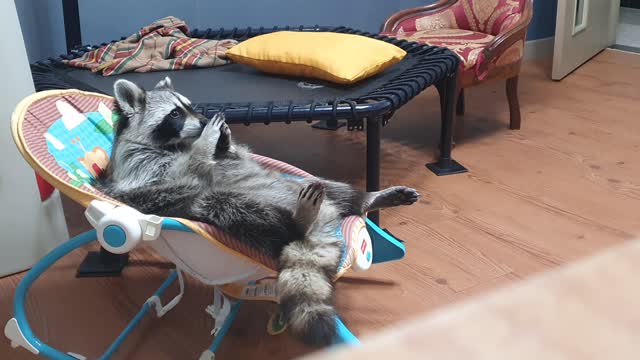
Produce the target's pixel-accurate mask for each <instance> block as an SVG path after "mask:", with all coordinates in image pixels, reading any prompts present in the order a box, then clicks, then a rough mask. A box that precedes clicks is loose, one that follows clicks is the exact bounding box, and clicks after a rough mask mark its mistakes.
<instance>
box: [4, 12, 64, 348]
mask: <svg viewBox="0 0 640 360" xmlns="http://www.w3.org/2000/svg"><path fill="white" fill-rule="evenodd" d="M0 20H2V24H3V25H4V26H5V28H4V30H3V38H2V45H3V46H4V48H5V49H11V56H0V78H1V79H2V81H1V82H0V94H1V95H0V154H1V155H0V156H1V158H0V276H3V275H7V274H11V273H15V272H18V271H21V270H25V269H27V268H29V267H31V266H32V265H33V264H34V263H35V262H36V261H38V260H40V258H42V257H43V256H44V255H45V254H46V253H47V252H49V251H50V250H51V249H52V248H53V247H54V246H56V245H58V244H59V243H61V242H63V241H66V240H67V239H68V233H67V225H66V223H65V220H64V213H63V212H62V203H61V201H60V194H59V193H58V192H54V193H53V195H52V196H51V197H49V198H48V199H46V200H44V201H41V200H40V195H39V192H38V186H37V182H36V177H35V173H34V172H33V170H32V169H31V167H29V165H27V163H26V161H24V159H23V158H22V156H21V155H20V153H19V152H18V150H17V148H16V145H15V143H14V142H13V139H12V137H11V130H10V127H9V121H10V119H11V113H12V112H13V109H14V108H15V106H16V104H17V103H18V102H19V101H20V100H22V99H23V98H24V97H25V96H27V95H29V94H32V93H33V92H34V87H33V80H32V79H31V71H30V70H29V62H28V60H27V52H26V50H25V46H24V42H23V38H22V32H21V31H20V24H19V23H18V15H17V13H16V7H15V3H14V2H13V1H0ZM0 296H7V294H0ZM2 321H5V319H2ZM0 357H2V356H0Z"/></svg>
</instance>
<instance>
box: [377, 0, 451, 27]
mask: <svg viewBox="0 0 640 360" xmlns="http://www.w3.org/2000/svg"><path fill="white" fill-rule="evenodd" d="M456 2H458V0H438V2H435V3H433V4H429V5H424V6H418V7H414V8H411V9H405V10H402V11H398V12H397V13H395V14H393V15H391V16H389V18H387V20H385V22H384V24H383V25H382V30H381V32H393V31H394V29H395V28H396V26H398V24H400V23H401V22H402V21H404V20H406V19H409V18H412V17H416V16H419V15H425V16H427V15H429V14H432V13H434V12H437V11H440V10H442V9H444V8H447V7H449V6H451V5H453V4H455V3H456Z"/></svg>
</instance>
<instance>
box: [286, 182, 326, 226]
mask: <svg viewBox="0 0 640 360" xmlns="http://www.w3.org/2000/svg"><path fill="white" fill-rule="evenodd" d="M324 197H325V185H324V184H323V183H322V182H320V181H315V182H312V183H310V184H309V185H307V186H305V187H304V188H303V189H302V190H300V194H298V203H297V204H296V211H295V213H294V215H293V216H294V219H295V220H296V222H297V223H298V225H300V228H301V229H302V231H304V232H305V233H306V232H307V230H308V229H309V227H310V226H311V224H313V222H314V221H316V218H317V217H318V212H319V211H320V206H321V205H322V202H323V201H324Z"/></svg>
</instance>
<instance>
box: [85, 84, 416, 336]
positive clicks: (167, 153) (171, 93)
mask: <svg viewBox="0 0 640 360" xmlns="http://www.w3.org/2000/svg"><path fill="white" fill-rule="evenodd" d="M114 93H115V109H114V111H115V113H116V114H117V115H118V116H119V119H120V120H119V121H118V123H117V127H116V132H115V140H114V146H113V150H112V155H111V159H110V162H109V164H108V166H107V168H106V169H105V171H104V172H103V173H102V174H101V175H100V176H99V178H98V179H97V181H96V184H95V186H96V187H97V188H98V189H100V190H101V191H103V192H104V193H106V194H107V195H109V196H111V197H113V198H114V199H117V200H119V201H121V202H123V203H125V204H128V205H129V206H131V207H133V208H135V209H137V210H139V211H141V212H143V213H149V214H156V215H159V216H168V217H181V218H187V219H192V220H195V221H200V222H204V223H208V224H211V225H213V226H215V227H217V228H218V229H220V230H222V231H224V232H227V233H228V234H230V235H231V236H233V237H235V238H236V239H238V240H239V241H241V242H243V243H246V244H247V245H249V246H251V247H254V248H256V249H259V250H261V251H262V252H264V253H266V254H268V255H270V256H272V257H274V258H276V259H279V275H278V280H277V288H278V293H279V295H280V299H281V301H280V307H281V312H282V314H283V316H284V319H285V321H286V322H287V323H288V326H289V329H290V330H291V332H292V333H293V334H294V335H295V336H296V337H298V338H299V339H301V340H302V341H303V342H305V343H307V344H311V345H327V344H330V343H332V342H333V341H334V340H335V335H336V322H335V316H336V310H335V309H334V287H333V282H332V280H333V277H334V276H335V274H336V270H337V269H338V266H339V263H340V260H341V257H342V251H343V248H342V247H343V243H342V241H341V240H340V239H339V238H338V237H337V235H336V229H337V228H338V227H339V226H340V224H341V222H342V221H343V219H344V218H345V217H347V216H350V215H363V214H365V213H366V212H368V211H372V210H377V209H381V208H386V207H392V206H399V205H410V204H413V203H415V202H416V201H417V199H418V197H419V194H418V192H417V191H416V190H414V189H411V188H408V187H404V186H394V187H391V188H387V189H385V190H382V191H377V192H370V193H366V192H362V191H359V190H356V189H354V188H353V187H352V186H350V185H348V184H345V183H341V182H336V181H331V180H328V179H324V178H311V179H302V180H298V179H294V178H289V177H284V176H282V174H279V173H277V172H274V171H269V170H267V169H265V168H263V167H262V166H261V165H260V164H259V163H258V162H257V161H256V160H254V158H253V157H252V153H251V150H250V149H249V148H248V147H247V146H246V145H242V144H239V143H237V142H236V141H234V139H233V138H232V136H231V131H230V129H229V127H228V126H227V124H226V122H225V117H224V114H223V113H218V114H216V115H215V116H213V117H212V119H207V118H205V117H203V116H202V115H200V114H199V113H197V112H195V111H194V109H193V108H192V106H191V103H190V101H189V99H187V98H186V97H185V96H183V95H181V94H180V93H178V92H176V91H175V89H174V87H173V85H172V83H171V80H170V78H168V77H167V78H165V79H164V80H162V81H160V82H159V83H158V84H157V85H156V86H155V87H154V88H153V89H151V90H148V91H147V90H144V89H143V88H141V87H140V86H138V85H136V84H134V83H132V82H130V81H127V80H118V81H116V83H115V84H114Z"/></svg>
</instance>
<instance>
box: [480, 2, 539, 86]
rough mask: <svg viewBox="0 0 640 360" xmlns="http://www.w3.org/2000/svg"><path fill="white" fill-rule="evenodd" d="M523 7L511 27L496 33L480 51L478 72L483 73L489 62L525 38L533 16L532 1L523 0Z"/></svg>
mask: <svg viewBox="0 0 640 360" xmlns="http://www.w3.org/2000/svg"><path fill="white" fill-rule="evenodd" d="M524 6H525V8H524V10H523V12H522V16H521V17H520V19H518V21H517V22H516V23H515V24H514V25H513V27H512V28H511V29H509V30H507V31H505V32H504V33H501V34H498V36H496V37H495V39H493V41H491V42H490V43H489V44H487V46H486V47H485V48H484V50H483V51H482V56H483V57H484V59H483V61H482V62H480V66H479V68H478V74H485V73H486V72H487V70H488V67H489V64H491V62H492V61H493V60H494V59H496V58H497V57H498V56H500V55H501V54H502V53H503V52H505V51H506V50H507V49H508V48H509V47H511V46H512V45H513V44H515V43H516V42H518V41H519V40H525V38H526V36H527V29H528V27H529V23H531V18H532V17H533V2H532V1H531V0H526V1H525V5H524Z"/></svg>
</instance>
